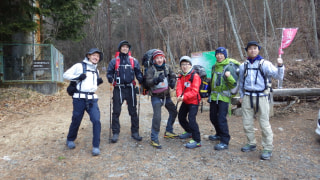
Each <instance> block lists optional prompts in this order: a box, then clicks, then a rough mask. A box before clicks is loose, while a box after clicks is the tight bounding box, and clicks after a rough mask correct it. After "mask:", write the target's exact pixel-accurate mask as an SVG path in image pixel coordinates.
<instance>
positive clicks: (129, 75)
mask: <svg viewBox="0 0 320 180" xmlns="http://www.w3.org/2000/svg"><path fill="white" fill-rule="evenodd" d="M130 49H131V45H130V44H129V42H128V41H126V40H123V41H121V42H120V43H119V45H118V51H117V52H116V55H115V58H113V59H112V60H111V61H110V63H109V66H108V70H107V79H108V81H109V83H112V84H113V86H114V89H113V110H112V133H113V136H112V139H111V142H112V143H116V142H117V141H118V139H119V133H120V122H119V116H120V113H121V106H122V103H123V101H124V100H126V101H127V104H128V111H129V115H130V116H131V136H132V138H133V139H135V140H137V141H141V140H142V137H141V136H139V117H138V115H137V96H136V93H135V86H136V82H135V77H136V79H137V80H138V81H139V83H140V84H141V83H142V81H143V77H142V73H141V70H140V65H139V62H138V61H137V60H136V59H135V58H133V57H132V56H131V55H130Z"/></svg>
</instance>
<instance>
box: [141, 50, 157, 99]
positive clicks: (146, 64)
mask: <svg viewBox="0 0 320 180" xmlns="http://www.w3.org/2000/svg"><path fill="white" fill-rule="evenodd" d="M156 50H158V49H150V50H148V51H147V52H146V53H144V55H143V57H142V65H143V69H144V70H143V71H142V73H143V83H142V94H143V95H147V94H148V91H149V90H150V87H148V86H147V83H146V78H147V71H148V69H149V68H150V67H151V66H152V65H153V59H152V54H153V52H154V51H156Z"/></svg>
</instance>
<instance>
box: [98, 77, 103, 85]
mask: <svg viewBox="0 0 320 180" xmlns="http://www.w3.org/2000/svg"><path fill="white" fill-rule="evenodd" d="M102 83H103V80H102V78H98V79H97V84H98V86H99V85H100V84H102Z"/></svg>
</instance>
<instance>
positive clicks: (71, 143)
mask: <svg viewBox="0 0 320 180" xmlns="http://www.w3.org/2000/svg"><path fill="white" fill-rule="evenodd" d="M67 146H68V148H69V149H74V148H76V145H75V144H74V142H73V141H68V140H67Z"/></svg>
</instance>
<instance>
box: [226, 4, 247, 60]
mask: <svg viewBox="0 0 320 180" xmlns="http://www.w3.org/2000/svg"><path fill="white" fill-rule="evenodd" d="M224 3H225V5H226V8H227V11H228V15H229V19H230V24H231V27H232V30H233V34H234V37H235V39H236V42H237V46H238V50H239V54H240V57H241V61H244V58H243V56H242V50H241V45H240V41H239V37H238V34H237V30H236V29H235V27H234V22H233V19H232V15H231V12H230V8H229V4H228V1H227V0H224Z"/></svg>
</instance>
